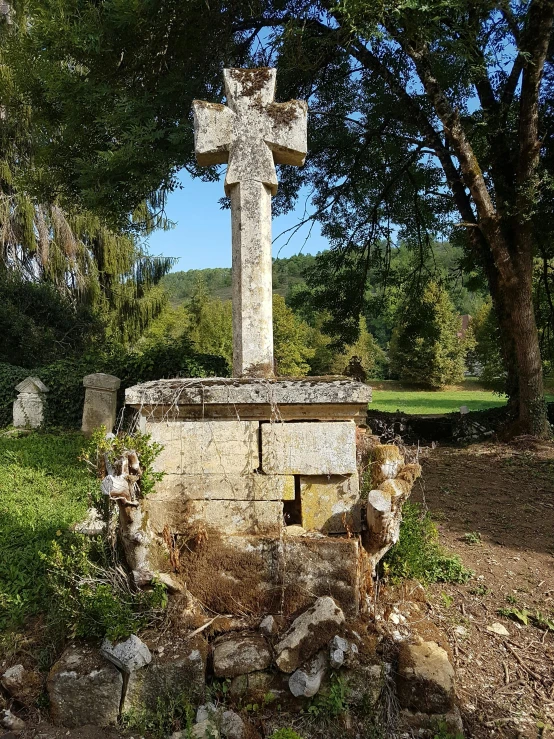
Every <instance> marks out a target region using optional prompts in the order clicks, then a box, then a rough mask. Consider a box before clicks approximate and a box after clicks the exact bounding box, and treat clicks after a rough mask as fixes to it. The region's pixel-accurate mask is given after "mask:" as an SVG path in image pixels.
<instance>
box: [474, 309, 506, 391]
mask: <svg viewBox="0 0 554 739" xmlns="http://www.w3.org/2000/svg"><path fill="white" fill-rule="evenodd" d="M473 333H474V335H475V342H476V343H475V349H474V352H473V353H474V356H475V361H476V363H477V364H478V365H479V367H480V379H481V382H483V383H484V384H485V385H486V386H488V387H490V388H492V389H493V390H496V391H497V392H502V391H503V390H504V388H505V384H506V370H505V368H504V363H503V360H502V354H501V351H500V330H499V328H498V321H497V319H496V316H495V314H494V309H493V307H492V302H491V300H490V299H489V300H487V301H486V302H485V303H483V305H482V306H481V308H480V310H479V311H478V312H477V314H476V315H475V317H474V319H473Z"/></svg>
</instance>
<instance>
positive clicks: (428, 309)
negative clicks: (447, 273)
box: [390, 282, 465, 388]
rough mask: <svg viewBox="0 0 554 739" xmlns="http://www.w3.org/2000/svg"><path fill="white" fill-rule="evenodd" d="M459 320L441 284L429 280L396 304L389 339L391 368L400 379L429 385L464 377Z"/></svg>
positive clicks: (445, 383)
mask: <svg viewBox="0 0 554 739" xmlns="http://www.w3.org/2000/svg"><path fill="white" fill-rule="evenodd" d="M460 329H461V324H460V320H459V318H458V316H457V314H456V312H455V310H454V307H453V305H452V303H451V301H450V299H449V297H448V294H447V292H446V290H444V288H442V287H441V286H440V285H438V284H437V283H436V282H429V283H428V284H427V285H426V287H425V289H424V290H423V291H422V292H421V293H417V294H415V295H413V296H412V297H411V298H410V299H409V300H407V301H405V302H404V303H402V304H401V306H400V307H399V310H398V313H397V324H396V327H395V329H394V331H393V334H392V338H391V342H390V363H391V371H392V372H393V373H394V374H395V375H396V376H397V377H399V378H400V379H402V380H404V381H409V382H415V383H420V384H422V385H427V386H429V387H433V388H440V387H443V386H444V385H448V384H452V383H456V382H460V381H461V380H463V377H464V366H465V365H464V359H465V346H464V342H463V340H462V339H461V338H460V337H459V335H458V334H459V332H460Z"/></svg>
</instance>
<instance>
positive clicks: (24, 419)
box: [13, 377, 48, 429]
mask: <svg viewBox="0 0 554 739" xmlns="http://www.w3.org/2000/svg"><path fill="white" fill-rule="evenodd" d="M15 389H16V390H17V392H18V396H17V398H16V399H15V401H14V404H13V425H14V426H15V427H16V428H27V429H36V428H39V426H42V423H43V421H44V401H45V398H46V393H47V392H48V388H47V387H46V385H45V384H44V383H43V382H42V381H41V380H39V378H38V377H27V378H25V380H23V381H22V382H20V383H19V385H16V387H15Z"/></svg>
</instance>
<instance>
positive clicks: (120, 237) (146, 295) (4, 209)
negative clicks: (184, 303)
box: [0, 4, 174, 363]
mask: <svg viewBox="0 0 554 739" xmlns="http://www.w3.org/2000/svg"><path fill="white" fill-rule="evenodd" d="M3 9H4V11H5V10H6V9H8V10H9V6H8V5H7V4H4V6H3ZM0 17H1V18H2V19H1V20H0V71H1V74H0V105H1V111H2V115H0V283H1V287H2V291H3V292H4V296H5V298H6V300H7V301H8V302H9V298H10V295H11V296H13V295H14V294H16V293H17V292H18V293H19V295H20V297H23V296H24V299H23V301H22V303H21V310H20V312H21V315H19V316H18V315H16V314H17V313H18V308H17V306H15V304H13V303H12V309H13V310H12V321H11V328H10V330H11V331H12V333H13V332H14V330H15V329H16V328H17V327H19V328H22V327H23V325H24V324H25V320H26V322H27V328H28V329H29V330H30V331H32V325H31V324H32V322H33V321H34V318H32V317H31V316H30V315H26V316H25V308H26V306H27V307H28V305H29V303H30V302H31V303H33V301H34V305H35V307H36V308H37V309H40V308H41V307H42V308H44V306H45V305H46V303H45V300H46V302H47V303H48V305H49V306H50V311H49V312H48V311H45V310H42V311H41V314H40V318H39V320H38V322H37V325H40V327H41V331H43V332H46V333H45V335H44V336H43V339H44V341H43V342H42V343H41V346H42V349H43V350H44V351H45V352H46V354H48V353H49V352H51V351H52V350H53V348H54V345H50V346H48V342H47V341H46V336H48V335H51V336H52V337H54V336H57V334H58V333H59V325H58V324H59V323H60V321H59V314H60V309H61V308H60V307H61V306H63V311H65V312H67V315H66V316H65V323H66V324H70V325H71V326H72V328H71V329H68V331H67V334H66V335H65V337H64V338H63V340H61V341H56V346H57V351H58V352H59V351H60V350H61V348H62V345H63V347H64V348H65V349H66V350H67V349H68V348H69V347H70V346H71V345H73V346H75V347H81V349H82V347H83V346H84V343H83V339H84V338H85V337H88V338H91V337H92V336H93V335H94V334H95V332H96V334H97V335H98V329H99V327H100V326H102V327H103V332H102V333H103V335H104V338H107V339H111V340H116V341H124V342H128V341H134V340H136V339H137V338H138V337H139V336H140V334H141V333H142V332H143V331H144V329H145V328H146V326H147V325H148V323H149V322H150V321H151V320H152V319H153V318H154V317H156V316H157V315H158V314H159V313H160V312H161V310H162V308H163V306H164V305H165V300H166V298H165V293H164V292H163V291H162V290H161V289H160V288H158V287H157V284H158V282H159V280H160V279H161V278H162V277H163V275H164V274H166V273H167V272H168V271H169V269H170V268H171V266H172V264H173V261H174V260H172V259H167V258H154V257H151V256H149V255H148V253H147V252H146V251H145V249H144V247H143V246H142V244H141V242H140V241H139V239H138V238H137V236H136V235H135V234H134V233H131V232H129V233H126V232H122V231H121V230H120V229H117V228H110V227H109V226H108V225H106V223H105V222H104V221H103V220H102V219H101V218H100V217H99V216H98V215H97V214H95V213H92V212H90V211H87V210H83V209H75V208H74V209H73V210H71V211H67V210H64V209H63V208H62V207H61V206H60V204H59V202H58V200H57V198H56V196H55V194H54V193H53V192H52V191H50V192H49V199H45V200H40V199H38V197H37V196H36V195H33V193H32V192H31V191H30V189H29V188H28V185H29V180H30V178H31V174H32V172H33V171H34V167H35V156H36V148H37V146H36V141H35V134H36V129H35V128H34V127H33V117H34V110H33V108H32V106H29V105H28V104H27V102H26V101H25V100H24V96H23V93H22V91H21V89H20V87H19V86H18V84H17V79H16V75H15V74H13V72H14V69H13V67H10V65H9V64H8V59H9V49H11V48H13V46H12V44H13V42H14V39H17V38H18V37H19V35H20V33H21V32H22V28H21V26H20V25H18V23H14V17H15V16H14V14H13V13H9V14H8V15H6V14H5V13H4V14H3V15H0ZM19 20H20V21H21V19H19ZM8 21H9V22H8ZM21 23H22V24H23V28H25V22H24V21H21ZM10 61H11V60H10ZM32 131H33V132H34V133H32ZM133 221H140V223H141V228H142V231H143V233H144V234H146V233H148V231H149V230H152V228H153V227H154V226H155V225H157V226H164V225H165V224H166V221H165V219H164V218H161V217H156V216H154V215H153V214H152V212H151V209H150V208H149V206H148V204H146V203H144V202H142V203H140V204H138V205H137V207H136V208H135V212H134V214H133ZM33 284H35V285H36V286H37V287H36V289H33ZM48 286H50V287H52V288H54V289H55V290H56V291H57V292H58V294H59V295H58V297H56V296H54V295H53V294H52V291H51V290H50V287H48ZM4 310H6V306H4ZM85 314H87V315H88V320H89V322H90V325H89V326H85V325H84V320H83V319H84V316H85ZM49 317H50V318H51V319H52V321H53V323H52V325H49V324H48V318H49ZM24 318H25V320H24ZM78 327H80V328H78ZM76 331H79V333H80V337H79V338H77V337H76ZM15 338H16V336H15V334H14V340H15ZM4 340H6V337H4ZM17 341H19V343H20V344H21V337H19V338H18V339H17ZM35 348H36V345H35ZM29 349H30V345H29V347H28V348H27V350H29ZM14 360H15V356H14V358H13V360H12V361H14ZM25 361H29V360H27V359H25ZM37 361H38V362H40V361H43V360H41V358H40V357H38V356H36V355H35V356H34V362H35V363H36V362H37Z"/></svg>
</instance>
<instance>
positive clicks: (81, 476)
mask: <svg viewBox="0 0 554 739" xmlns="http://www.w3.org/2000/svg"><path fill="white" fill-rule="evenodd" d="M82 444H83V437H82V436H81V435H80V434H67V433H66V434H59V433H58V434H55V435H54V434H42V433H33V434H31V435H29V436H25V437H21V438H10V437H6V436H0V466H1V468H2V475H0V548H1V550H2V557H1V558H0V632H4V633H6V632H7V631H10V630H14V629H18V628H21V627H22V626H23V625H24V624H25V622H26V621H27V620H28V619H29V618H31V617H33V616H36V615H38V614H43V615H44V616H45V619H46V624H47V626H48V631H49V633H50V635H51V638H52V639H53V640H54V641H63V640H64V639H66V638H68V637H72V636H80V637H83V638H95V637H103V636H105V635H108V636H109V637H110V638H111V639H119V638H125V637H126V636H129V634H131V633H133V632H134V633H136V631H137V630H140V629H142V628H145V627H146V626H148V625H150V624H152V623H153V622H155V621H156V620H157V619H159V617H160V613H161V611H162V610H163V608H164V607H165V604H166V598H167V596H166V593H165V588H164V587H163V586H162V585H161V583H155V584H154V586H153V587H152V589H151V590H149V591H135V590H134V589H132V588H131V587H130V586H129V583H128V580H127V578H126V576H125V574H124V572H123V570H122V569H121V567H117V566H116V562H115V561H114V559H113V557H114V553H113V551H112V550H111V549H110V548H109V547H108V546H107V544H105V543H104V542H103V541H102V540H100V539H92V540H91V539H89V538H87V537H83V536H81V535H77V534H74V533H72V532H71V531H70V530H69V527H70V526H71V524H73V523H75V522H77V521H79V520H82V519H83V518H84V515H85V513H86V510H87V507H88V505H90V503H91V502H92V501H94V500H96V499H97V495H98V492H97V488H98V484H99V483H98V479H97V478H95V477H91V476H90V474H89V473H88V472H87V470H86V469H85V466H84V465H83V464H82V463H81V462H79V459H78V457H79V452H80V449H81V447H82Z"/></svg>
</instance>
